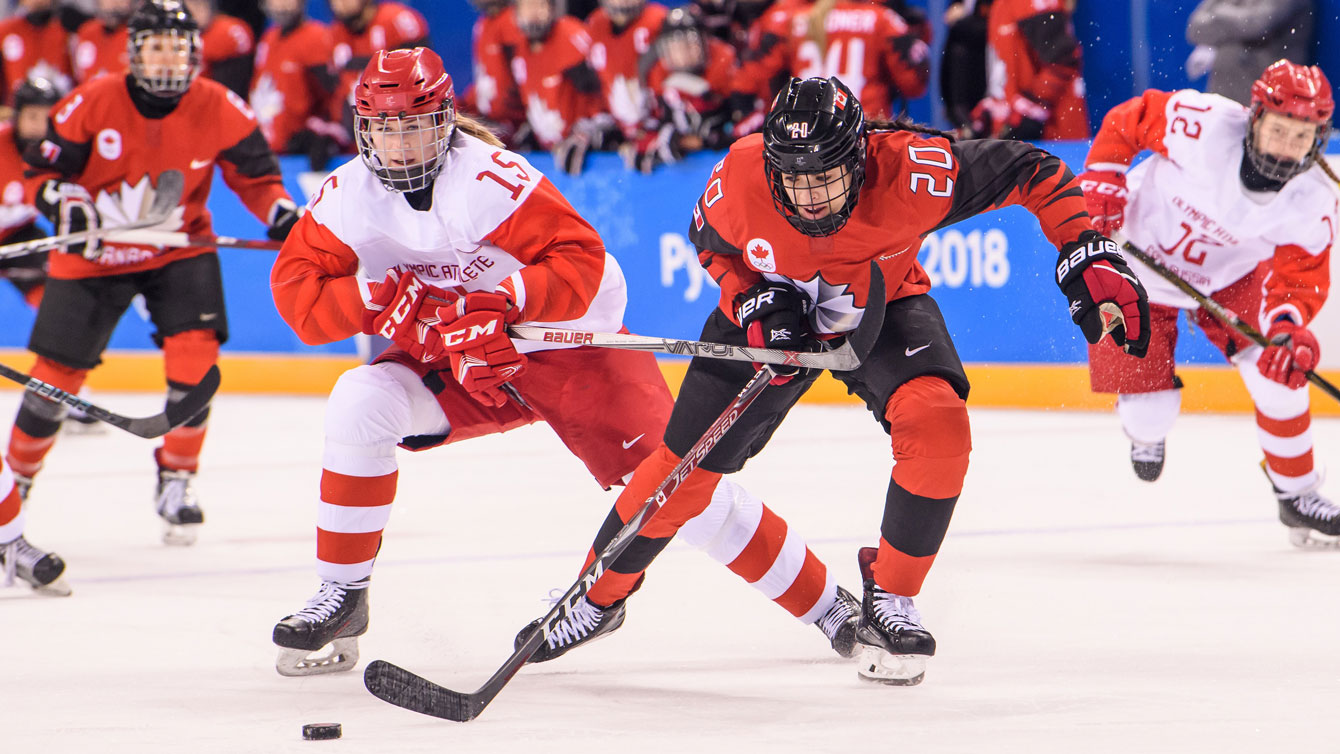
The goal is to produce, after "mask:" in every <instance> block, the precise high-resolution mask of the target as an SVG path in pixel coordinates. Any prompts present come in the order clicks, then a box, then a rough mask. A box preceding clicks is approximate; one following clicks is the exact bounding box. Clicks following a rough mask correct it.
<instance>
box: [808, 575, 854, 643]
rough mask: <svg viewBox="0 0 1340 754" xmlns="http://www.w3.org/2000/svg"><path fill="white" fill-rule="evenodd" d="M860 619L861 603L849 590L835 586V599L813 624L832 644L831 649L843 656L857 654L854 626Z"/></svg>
mask: <svg viewBox="0 0 1340 754" xmlns="http://www.w3.org/2000/svg"><path fill="white" fill-rule="evenodd" d="M860 619H861V603H860V602H859V601H857V599H856V598H855V597H853V596H852V594H851V592H849V591H847V590H846V589H843V588H842V587H838V588H837V600H835V601H834V602H833V606H832V607H830V608H828V612H826V613H824V614H823V616H822V617H820V618H819V620H817V621H815V623H814V625H816V626H818V627H819V630H820V631H823V632H824V636H827V637H828V641H830V642H831V643H832V644H833V651H834V652H837V653H838V654H839V655H841V656H843V657H845V658H848V659H850V658H852V657H855V656H856V655H857V653H858V652H859V650H860V648H859V647H858V646H857V644H856V626H857V624H858V623H859V622H860Z"/></svg>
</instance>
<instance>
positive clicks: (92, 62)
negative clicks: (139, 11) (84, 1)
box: [74, 0, 135, 84]
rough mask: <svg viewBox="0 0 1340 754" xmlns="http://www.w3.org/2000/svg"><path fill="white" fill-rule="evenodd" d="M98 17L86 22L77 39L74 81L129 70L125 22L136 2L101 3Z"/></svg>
mask: <svg viewBox="0 0 1340 754" xmlns="http://www.w3.org/2000/svg"><path fill="white" fill-rule="evenodd" d="M97 8H98V14H97V15H96V16H95V17H93V18H90V19H89V20H87V21H85V22H84V23H83V24H82V25H81V26H80V27H79V31H78V32H76V33H75V37H74V80H75V82H77V83H80V84H82V83H84V82H85V81H90V80H92V79H95V78H97V77H99V76H102V75H105V74H109V73H121V72H123V71H125V70H126V67H127V65H128V64H129V63H128V60H127V58H126V21H127V20H129V19H130V14H131V12H133V11H134V10H135V3H134V0H98V6H97Z"/></svg>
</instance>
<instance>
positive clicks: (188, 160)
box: [29, 76, 288, 279]
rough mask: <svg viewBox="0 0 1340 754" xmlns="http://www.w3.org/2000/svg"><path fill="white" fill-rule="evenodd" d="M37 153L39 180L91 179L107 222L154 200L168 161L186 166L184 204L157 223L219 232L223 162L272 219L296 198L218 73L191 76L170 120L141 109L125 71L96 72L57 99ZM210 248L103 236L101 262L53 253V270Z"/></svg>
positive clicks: (152, 259)
mask: <svg viewBox="0 0 1340 754" xmlns="http://www.w3.org/2000/svg"><path fill="white" fill-rule="evenodd" d="M36 151H38V152H40V158H41V159H40V161H39V162H36V163H33V167H34V168H36V170H37V171H38V173H37V175H35V176H34V178H35V180H38V181H41V180H44V179H47V178H57V177H59V178H63V179H64V180H69V181H73V182H76V183H78V184H79V185H81V186H83V187H84V188H85V189H87V190H88V193H89V194H91V195H92V196H93V202H94V205H95V206H96V207H97V209H98V213H99V214H100V215H101V217H102V222H103V223H105V224H106V225H108V226H115V225H122V224H125V223H127V222H130V221H131V220H132V219H134V218H138V217H140V216H141V213H142V212H143V211H144V210H146V209H147V208H148V206H149V204H151V203H152V201H153V191H154V186H155V184H156V181H157V176H158V175H159V174H161V173H162V172H163V171H165V170H169V169H172V170H180V171H181V172H182V174H183V175H184V176H185V178H186V188H185V191H184V192H183V193H182V199H181V202H180V204H179V205H178V207H177V209H176V210H175V211H174V212H173V213H172V214H171V216H170V217H169V218H168V220H167V221H166V222H164V223H163V224H161V225H159V226H155V228H154V229H156V230H168V231H184V232H186V233H210V232H211V226H210V218H209V210H208V209H206V207H205V202H206V201H207V200H208V198H209V189H210V185H211V183H212V182H213V179H214V165H215V164H216V163H217V164H218V165H219V166H220V167H221V168H222V169H223V179H224V181H226V182H227V183H228V185H229V187H231V188H232V189H233V190H234V191H236V192H237V195H238V196H239V197H240V198H241V199H242V202H243V203H244V204H246V206H247V209H249V210H251V212H252V214H254V215H255V216H256V217H258V218H261V221H262V222H267V223H268V222H269V219H270V214H271V212H272V210H273V208H274V206H275V202H276V201H278V200H279V199H284V198H287V197H288V193H287V192H286V191H285V190H284V186H283V183H282V180H281V177H280V174H279V161H278V160H276V159H275V156H274V154H273V153H272V152H271V151H270V150H269V148H268V147H266V145H265V140H264V138H263V137H262V136H261V134H260V131H259V130H258V129H257V127H256V118H255V116H253V115H252V113H251V110H250V108H248V107H247V103H246V102H243V101H242V98H241V97H238V96H237V95H236V94H233V93H232V92H231V91H229V90H228V89H226V88H225V87H224V86H223V85H222V84H219V83H216V82H214V81H210V80H209V79H197V80H196V81H195V82H194V83H193V84H191V88H190V89H188V90H187V91H186V94H185V95H183V96H182V98H181V100H180V101H179V102H178V103H177V107H176V108H175V109H174V110H173V111H172V112H171V113H169V114H168V115H166V116H165V117H163V118H146V117H144V116H143V115H141V114H140V112H139V111H138V110H137V109H135V105H134V103H133V102H131V99H130V90H129V88H128V87H127V84H126V81H125V79H124V78H122V77H119V76H102V77H100V78H97V79H94V80H93V81H90V82H89V83H87V84H84V85H82V86H79V87H77V88H76V89H75V90H74V91H72V92H70V94H69V95H67V96H66V97H65V99H63V100H61V101H60V102H58V103H56V106H55V107H53V108H52V110H51V126H50V128H49V129H48V131H47V135H46V138H45V139H43V141H42V143H41V144H40V148H39V149H38V150H36ZM29 157H30V158H32V157H33V155H32V154H31V153H30V154H29ZM206 253H213V250H212V249H209V248H199V247H194V248H163V247H156V246H146V245H139V244H120V243H110V242H104V243H103V253H102V256H100V257H99V258H98V259H97V260H96V261H89V260H86V259H84V258H83V257H82V256H79V255H78V254H52V255H51V277H53V278H62V279H78V278H88V277H99V276H103V275H120V274H125V273H129V272H139V271H141V270H149V269H156V268H158V267H162V266H163V265H166V264H168V263H169V262H174V261H176V260H178V259H184V258H187V257H193V256H198V255H200V254H206Z"/></svg>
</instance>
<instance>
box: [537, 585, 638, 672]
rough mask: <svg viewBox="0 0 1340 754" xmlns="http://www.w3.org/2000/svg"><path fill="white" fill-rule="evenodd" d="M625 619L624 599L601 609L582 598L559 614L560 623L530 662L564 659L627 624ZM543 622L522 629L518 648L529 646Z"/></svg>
mask: <svg viewBox="0 0 1340 754" xmlns="http://www.w3.org/2000/svg"><path fill="white" fill-rule="evenodd" d="M624 617H625V610H624V600H619V601H618V602H615V603H614V604H613V605H610V606H609V607H599V606H597V605H596V604H594V603H593V602H591V601H590V600H588V599H587V598H586V597H582V598H581V599H579V600H577V605H576V607H574V608H573V609H572V610H571V611H569V612H566V613H560V614H559V616H558V618H557V620H556V622H555V623H554V624H553V625H552V626H550V627H549V629H548V630H547V631H546V632H545V642H544V643H543V644H541V645H540V648H539V649H537V650H535V654H533V655H531V656H530V659H529V660H527V661H526V662H528V663H534V662H548V661H550V660H552V659H554V658H556V657H561V656H562V655H564V654H566V653H567V652H568V650H571V649H575V648H576V647H579V646H581V645H583V644H587V643H589V642H592V641H595V640H596V639H599V638H600V637H602V636H606V635H608V634H609V633H611V632H612V631H614V630H615V629H617V628H618V627H619V626H622V625H623V619H624ZM540 620H542V619H540V618H537V619H535V620H533V621H531V622H530V623H527V624H526V627H525V628H523V629H521V632H520V633H518V634H517V635H516V640H515V641H514V642H513V643H512V646H513V648H514V649H519V648H520V647H521V645H522V644H524V643H525V641H526V637H527V636H529V635H530V632H531V631H533V630H535V627H536V626H538V625H540Z"/></svg>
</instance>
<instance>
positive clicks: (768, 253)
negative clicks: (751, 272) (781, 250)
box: [744, 238, 777, 272]
mask: <svg viewBox="0 0 1340 754" xmlns="http://www.w3.org/2000/svg"><path fill="white" fill-rule="evenodd" d="M744 250H745V251H744V258H745V263H746V264H748V265H749V266H750V267H753V268H754V269H756V270H758V271H759V272H776V271H777V260H776V259H775V258H774V257H773V255H772V244H770V243H768V242H767V241H766V240H765V239H762V238H754V239H750V241H749V243H747V244H745V246H744Z"/></svg>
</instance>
